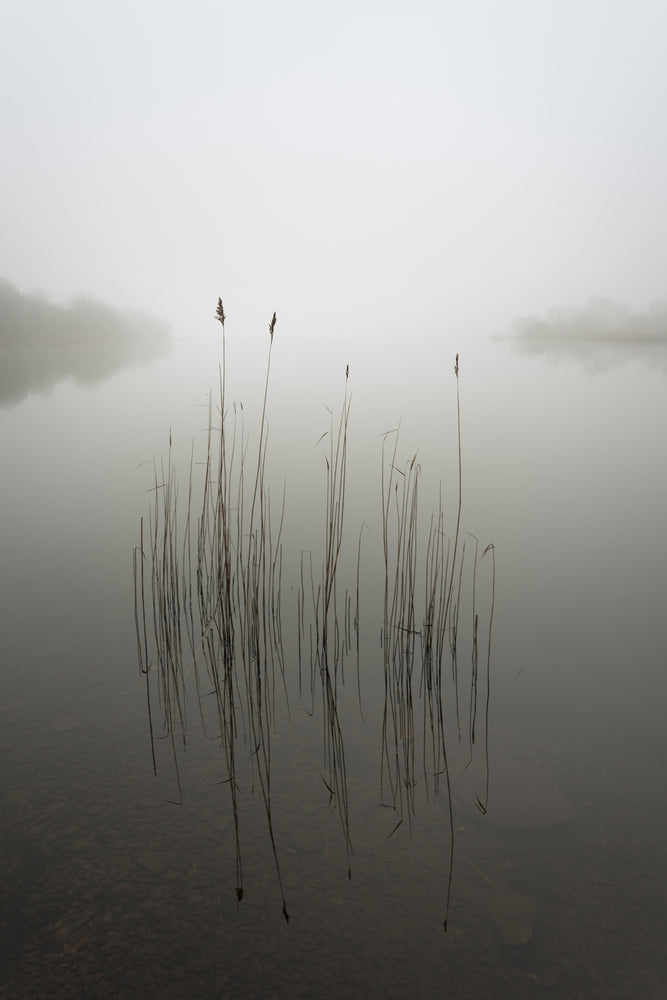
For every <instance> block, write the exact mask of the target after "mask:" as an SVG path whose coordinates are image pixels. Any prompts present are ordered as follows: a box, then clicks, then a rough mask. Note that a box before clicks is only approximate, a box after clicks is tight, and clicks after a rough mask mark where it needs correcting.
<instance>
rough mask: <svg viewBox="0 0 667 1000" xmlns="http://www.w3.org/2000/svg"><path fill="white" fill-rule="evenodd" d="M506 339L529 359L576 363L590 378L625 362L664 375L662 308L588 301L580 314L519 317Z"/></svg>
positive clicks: (666, 328) (666, 308)
mask: <svg viewBox="0 0 667 1000" xmlns="http://www.w3.org/2000/svg"><path fill="white" fill-rule="evenodd" d="M514 328H515V333H514V334H513V335H512V337H511V338H510V339H511V340H512V342H513V344H514V346H515V347H516V349H517V350H518V351H520V352H521V353H522V354H525V355H527V356H529V357H536V356H538V355H543V356H545V357H547V358H548V359H549V360H550V361H563V360H569V359H576V360H578V361H581V362H582V363H583V364H584V365H585V367H586V369H587V371H589V372H591V373H595V372H605V371H608V370H609V368H611V367H612V366H614V365H622V364H625V363H627V362H628V361H637V360H639V361H644V362H645V363H646V364H648V365H649V366H651V367H655V368H658V369H661V370H662V371H667V303H666V302H654V303H653V304H652V305H651V306H650V307H649V308H648V309H647V310H646V311H643V312H641V311H638V310H634V309H631V308H630V307H629V306H626V305H620V304H618V303H616V302H613V301H612V300H611V299H602V298H595V299H590V300H589V301H588V302H587V303H586V305H585V306H584V307H583V308H573V307H571V308H569V309H551V310H550V311H549V312H548V314H547V315H546V316H544V317H540V316H523V317H521V318H519V319H517V320H516V322H515V324H514Z"/></svg>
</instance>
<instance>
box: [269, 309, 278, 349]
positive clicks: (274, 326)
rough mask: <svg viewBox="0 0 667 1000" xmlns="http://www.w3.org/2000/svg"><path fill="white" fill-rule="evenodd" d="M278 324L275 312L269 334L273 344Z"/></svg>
mask: <svg viewBox="0 0 667 1000" xmlns="http://www.w3.org/2000/svg"><path fill="white" fill-rule="evenodd" d="M276 322H277V320H276V314H275V312H274V314H273V319H272V320H271V322H270V323H269V333H270V334H271V343H273V331H274V330H275V328H276Z"/></svg>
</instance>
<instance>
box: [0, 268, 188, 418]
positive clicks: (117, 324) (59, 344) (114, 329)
mask: <svg viewBox="0 0 667 1000" xmlns="http://www.w3.org/2000/svg"><path fill="white" fill-rule="evenodd" d="M170 339H171V335H170V332H169V328H168V326H167V324H166V323H163V322H161V321H159V320H157V319H155V317H153V316H149V315H147V314H145V313H141V312H137V311H135V310H129V309H126V310H121V309H116V308H112V307H111V306H108V305H105V304H104V303H102V302H98V301H96V300H95V299H91V298H79V299H76V300H75V301H73V302H71V303H69V304H68V305H67V306H58V305H55V304H53V303H51V302H49V301H48V300H47V299H46V298H45V297H44V296H42V295H39V294H38V293H31V294H25V293H21V292H19V290H18V289H17V288H15V287H14V286H13V285H11V284H10V283H9V282H8V281H5V280H3V279H1V278H0V406H13V405H16V404H17V403H20V402H21V400H22V399H25V397H26V396H28V395H30V394H31V393H38V392H40V393H43V392H47V391H48V390H49V389H51V388H52V387H53V386H54V385H56V384H57V383H58V382H61V381H63V380H65V379H74V380H75V381H76V382H79V383H81V384H83V385H94V384H95V383H97V382H101V381H103V380H104V379H107V378H109V377H110V376H111V375H114V374H116V373H117V372H119V371H121V370H122V369H123V368H127V367H131V366H133V365H137V364H146V363H148V362H150V361H154V360H155V359H156V358H160V357H163V356H165V355H166V354H168V353H169V350H170V347H171V344H170Z"/></svg>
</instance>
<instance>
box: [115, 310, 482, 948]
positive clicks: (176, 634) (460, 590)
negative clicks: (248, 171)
mask: <svg viewBox="0 0 667 1000" xmlns="http://www.w3.org/2000/svg"><path fill="white" fill-rule="evenodd" d="M215 318H216V320H217V322H218V323H219V324H220V327H221V335H222V337H221V339H222V361H221V364H220V368H219V379H218V390H217V399H216V400H215V402H214V397H213V394H212V393H211V394H210V396H209V406H208V428H207V438H206V453H205V457H204V461H203V476H202V478H201V482H199V481H198V477H197V476H196V475H195V460H194V445H193V451H192V453H191V457H190V469H189V479H188V481H187V502H186V504H185V513H184V518H183V523H182V524H181V523H180V522H179V513H180V511H179V489H178V477H177V473H176V469H175V466H174V461H173V455H172V438H171V432H170V437H169V452H168V456H167V460H166V463H165V462H160V463H159V464H158V463H154V466H153V470H154V474H153V485H152V488H151V491H150V492H151V494H152V499H151V504H150V510H149V516H148V530H147V531H146V530H145V527H144V519H143V518H142V519H141V525H140V543H139V546H138V547H137V548H136V549H135V552H134V592H135V623H136V632H137V645H138V657H139V664H140V669H141V672H142V674H143V676H144V677H145V681H146V698H147V706H148V721H149V730H150V739H151V749H152V755H153V767H154V769H156V754H155V740H156V739H157V738H158V736H160V737H162V738H164V739H167V740H168V741H169V744H170V748H171V756H172V759H173V763H174V770H175V775H176V784H177V789H178V802H182V801H183V794H182V783H181V776H180V770H179V755H180V753H181V752H182V750H183V749H185V746H186V738H187V730H188V720H187V706H188V688H189V687H190V683H191V680H192V683H193V684H194V689H195V692H196V702H197V705H198V710H199V716H200V721H201V725H202V727H203V729H204V732H205V734H206V735H207V736H208V738H210V739H214V740H216V741H217V742H218V743H219V745H220V747H221V750H222V755H223V759H224V766H225V774H224V778H223V781H224V783H225V784H226V786H227V788H228V792H229V798H230V807H231V813H232V816H233V822H234V832H235V855H236V895H237V898H238V899H239V900H240V899H241V898H242V896H243V891H244V888H243V887H244V876H243V856H242V850H241V842H242V836H241V820H240V810H239V793H240V780H239V774H240V770H241V768H240V763H241V757H240V755H242V760H243V762H244V765H245V763H246V762H247V761H248V759H250V761H251V766H252V770H253V775H254V777H253V784H256V785H257V786H258V787H259V789H260V791H261V797H262V802H263V809H264V814H265V817H266V823H267V830H268V834H269V838H270V842H271V847H272V852H273V858H274V865H275V871H276V877H277V883H278V887H279V890H280V896H281V901H282V912H283V914H284V916H285V919H289V917H288V911H287V903H286V899H285V894H284V890H283V881H282V875H281V868H280V861H279V851H278V845H277V842H276V836H275V832H274V823H273V812H272V784H271V738H272V730H273V728H274V726H275V724H276V704H277V698H278V696H279V694H280V693H282V697H283V698H284V702H285V705H286V708H287V712H288V713H289V697H288V689H289V682H290V680H291V679H290V678H288V677H287V675H286V668H285V653H284V642H283V613H284V612H283V597H282V592H283V586H282V576H283V541H282V537H283V524H284V519H285V488H284V487H283V490H282V495H281V497H280V502H279V505H278V507H277V509H276V510H272V502H271V493H270V489H269V484H268V483H267V476H266V464H267V452H268V443H269V433H268V417H267V407H268V396H269V386H270V372H271V353H272V349H273V339H274V333H275V329H276V323H277V319H276V314H275V313H274V314H273V317H272V319H271V321H270V323H269V328H268V332H269V342H268V353H267V360H266V372H265V379H264V394H263V402H262V408H261V413H260V419H259V434H258V439H257V444H256V448H255V450H254V453H253V454H250V448H249V441H248V440H247V439H246V436H245V435H246V432H245V427H244V412H243V407H242V406H237V405H236V404H233V405H230V404H229V401H228V391H227V371H226V364H227V362H226V333H225V321H226V316H225V312H224V308H223V305H222V301H221V300H220V299H218V305H217V310H216V314H215ZM454 370H455V375H456V390H457V392H456V400H457V429H458V507H457V512H456V519H455V526H454V531H453V533H452V534H451V536H450V535H448V534H447V532H446V525H445V510H444V503H443V498H442V488H441V490H440V496H439V502H438V508H437V510H436V511H435V512H433V513H431V514H430V515H429V516H427V517H426V518H424V516H423V514H422V510H421V503H420V481H421V465H420V463H419V462H418V461H417V456H416V455H414V456H413V457H412V458H411V459H410V460H409V461H407V462H406V463H404V464H403V465H402V466H400V465H399V462H398V457H397V455H398V447H399V430H398V429H396V430H394V431H388V432H387V433H386V434H384V435H383V443H382V457H381V536H382V558H383V563H384V605H383V610H382V624H381V646H382V657H381V662H380V664H379V665H380V668H381V670H382V673H383V677H384V692H385V698H384V710H383V720H382V732H381V736H380V759H381V764H380V798H381V800H382V801H386V802H387V804H389V805H390V806H391V807H392V808H393V810H394V811H395V813H396V816H397V822H396V823H395V825H394V828H393V830H392V833H393V832H395V830H397V829H398V827H399V826H400V825H401V824H402V822H403V821H404V819H407V820H408V822H409V824H411V823H412V817H413V814H414V812H415V789H416V788H417V787H418V785H419V784H420V781H421V780H422V778H423V787H424V789H425V791H426V795H427V796H435V795H437V794H438V791H439V787H440V783H441V780H442V779H443V778H444V784H445V790H446V796H447V801H448V807H449V830H448V831H447V836H448V841H449V867H448V876H447V891H446V906H445V918H444V925H445V929H446V926H447V913H448V910H449V900H450V896H451V881H452V866H453V857H454V823H453V811H452V786H451V776H450V743H451V741H452V740H455V741H456V744H457V745H459V746H465V747H466V752H467V756H468V762H470V761H472V759H473V755H474V753H475V748H476V747H477V746H479V745H480V744H481V746H482V747H484V761H485V766H486V780H485V788H484V791H483V793H482V794H481V795H480V796H479V799H478V806H479V808H480V810H481V811H482V812H484V811H485V810H486V807H487V803H488V716H489V695H490V654H491V623H492V619H493V599H494V595H495V552H494V551H493V546H488V547H487V548H486V549H485V550H484V552H483V553H482V557H483V556H484V555H486V553H487V552H489V551H491V552H492V560H493V580H492V599H491V614H490V616H489V623H488V628H489V634H488V643H487V657H486V671H485V672H484V673H483V675H482V679H481V682H480V671H479V638H478V633H479V612H478V610H477V603H476V602H477V597H476V594H477V587H478V564H479V560H480V559H481V558H482V557H480V556H479V543H478V541H477V539H476V538H475V537H474V536H471V537H472V538H473V541H474V546H471V545H469V546H468V553H466V542H465V541H462V538H463V532H462V528H461V509H462V462H461V420H460V401H459V364H458V355H457V357H456V364H455V369H454ZM350 405H351V397H350V394H349V367H348V368H346V371H345V388H344V395H343V401H342V404H341V408H340V413H339V415H338V416H334V413H333V412H331V411H330V427H329V431H328V432H327V433H325V434H324V435H323V436H322V438H321V439H320V442H318V444H320V443H321V442H322V441H325V440H326V439H328V448H325V452H324V466H325V482H324V503H323V513H324V517H323V534H322V559H321V565H320V566H318V564H317V559H315V560H314V559H313V553H312V552H310V551H302V552H301V556H300V566H299V569H298V576H299V578H298V581H297V586H296V588H295V589H296V649H295V650H294V653H295V654H296V660H297V662H298V691H299V698H300V699H302V698H303V697H306V695H308V696H309V698H310V701H311V712H312V714H313V715H314V714H315V708H316V704H318V705H319V706H320V707H319V711H320V712H321V718H322V733H323V761H324V767H325V774H323V775H322V781H323V783H324V785H325V787H326V789H327V791H328V794H329V797H330V801H331V803H332V805H333V806H334V807H335V808H336V809H337V812H338V816H339V820H340V826H341V830H342V834H343V838H344V843H345V849H346V854H347V872H348V877H351V856H352V838H351V832H350V827H351V823H350V815H349V800H348V790H347V768H346V760H345V741H344V734H343V726H342V722H341V716H340V709H339V697H338V695H339V685H341V684H344V683H345V665H346V663H347V661H348V659H349V658H350V657H351V656H352V655H353V654H356V666H357V691H358V700H359V708H360V712H361V679H360V675H361V672H360V628H361V626H360V596H359V594H360V574H361V553H362V533H363V528H364V526H365V522H364V524H363V525H362V527H361V529H360V531H359V537H358V543H357V559H356V581H355V584H354V585H353V586H352V587H351V588H350V587H345V589H343V586H342V584H341V585H339V567H340V564H341V551H342V548H343V543H344V539H345V497H346V484H347V455H348V426H349V415H350ZM425 524H427V525H428V529H427V531H426V532H424V525H425ZM470 572H471V573H472V590H471V593H470V597H471V602H472V610H471V616H470V618H468V617H467V615H466V617H465V621H466V622H469V623H470V628H469V645H470V648H471V654H470V667H469V670H468V671H467V672H466V675H465V676H466V680H465V681H464V680H463V677H462V675H461V670H462V668H461V665H460V663H459V658H460V657H459V634H460V630H461V627H462V623H463V621H464V619H463V618H462V608H463V607H464V606H467V603H468V602H466V601H465V600H464V596H465V595H464V591H466V590H468V591H469V584H468V582H467V579H468V574H469V573H470ZM371 668H372V664H371ZM306 670H307V673H306ZM306 684H307V689H306ZM482 697H483V698H484V702H483V710H482V711H480V709H479V699H480V698H482ZM419 702H421V714H420V713H418V712H415V704H416V703H417V704H419ZM211 705H213V706H214V711H211ZM156 712H159V717H160V724H158V723H156V720H155V716H156ZM362 717H363V714H362ZM212 719H214V720H215V721H214V723H212ZM480 720H481V721H480ZM480 729H481V730H482V736H481V740H480V736H479V731H480ZM156 733H157V734H158V735H156ZM420 745H421V753H420Z"/></svg>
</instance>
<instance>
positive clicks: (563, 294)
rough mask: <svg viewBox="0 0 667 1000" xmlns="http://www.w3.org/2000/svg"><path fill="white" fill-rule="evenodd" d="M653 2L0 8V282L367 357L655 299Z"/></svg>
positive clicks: (46, 4) (287, 1) (78, 0)
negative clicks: (277, 333) (220, 318)
mask: <svg viewBox="0 0 667 1000" xmlns="http://www.w3.org/2000/svg"><path fill="white" fill-rule="evenodd" d="M665 38H667V4H666V3H665V2H664V0H632V2H629V0H466V2H465V3H464V2H461V0H455V2H449V0H437V2H430V0H428V2H427V0H411V2H410V3H407V2H402V3H396V2H392V0H382V2H374V0H373V2H371V0H355V2H354V3H349V2H347V0H336V2H335V3H326V2H314V0H304V2H298V0H280V2H278V0H276V2H272V3H271V2H267V0H244V2H242V3H241V2H234V3H231V2H225V0H215V2H208V0H190V2H188V3H184V2H174V0H160V2H159V3H157V2H152V0H151V2H147V0H132V2H131V3H130V2H128V0H96V2H94V3H91V2H90V0H60V2H59V3H54V2H53V0H21V3H18V2H11V0H8V2H5V3H4V4H2V7H1V9H0V75H1V76H0V79H1V88H2V89H1V94H2V97H1V104H0V116H1V118H0V127H1V130H2V145H3V155H2V157H1V158H0V277H3V278H5V279H7V280H9V281H10V282H12V283H14V284H15V285H16V286H17V287H19V288H20V289H21V290H22V291H24V292H25V291H30V290H32V289H40V290H41V291H43V292H44V293H46V295H48V296H49V297H50V298H51V299H53V300H55V301H66V300H68V299H70V298H72V297H73V296H76V295H79V294H82V293H83V294H86V295H91V296H95V297H98V298H99V299H101V300H103V301H105V302H109V303H111V304H113V305H118V306H129V307H135V308H140V309H145V310H148V311H150V312H151V313H153V314H156V315H158V316H160V317H162V318H164V319H165V320H167V321H168V322H169V323H171V324H172V326H173V327H174V331H175V333H176V335H177V336H188V335H191V334H192V335H199V333H200V332H201V331H202V330H203V329H204V328H206V329H208V328H210V324H211V322H212V312H213V310H214V308H215V302H216V299H217V296H218V294H220V295H222V296H223V299H224V301H225V307H226V310H227V312H228V314H230V316H232V315H236V316H237V317H238V316H240V315H243V316H244V317H245V318H246V320H247V321H249V322H255V321H256V319H257V320H258V319H259V318H261V321H262V324H263V323H264V321H265V320H266V323H268V320H269V319H270V316H271V313H272V311H273V309H276V310H277V311H278V315H279V319H281V320H282V321H283V322H285V321H286V322H287V323H288V324H289V325H290V327H291V328H292V329H293V331H295V335H296V336H297V337H298V336H303V337H306V336H308V335H310V334H311V333H312V331H313V329H316V330H317V331H318V333H320V334H321V335H323V336H327V335H333V334H334V333H336V335H337V336H339V337H341V338H342V339H343V340H344V341H345V342H346V344H347V343H350V344H352V343H356V344H357V345H359V344H364V345H367V347H368V349H369V350H372V349H374V347H375V346H377V344H378V343H379V338H382V342H383V343H389V344H391V343H394V342H398V341H397V338H399V337H405V336H406V332H410V331H413V333H411V336H415V337H418V338H422V346H423V345H424V344H428V342H429V338H435V337H440V336H442V335H443V331H452V330H456V337H457V346H458V345H459V344H460V343H461V339H462V338H465V337H470V336H481V335H488V334H494V333H501V332H503V331H506V330H507V329H509V328H510V326H511V324H512V323H513V321H514V320H515V318H516V317H517V316H521V315H527V314H536V313H537V314H540V313H546V312H547V311H548V310H549V309H553V308H570V307H580V306H583V305H584V304H585V303H586V301H587V300H588V299H589V298H591V297H592V296H601V297H610V298H612V299H613V300H614V301H617V302H620V303H627V304H628V305H629V306H630V307H631V308H633V309H636V310H639V311H641V310H643V309H646V308H648V306H649V305H650V303H652V302H653V301H655V300H659V299H664V298H666V297H667V292H666V289H665V283H664V282H665V275H666V274H667V225H666V224H665V223H666V221H667V185H666V184H665V177H666V176H667V106H666V105H667V60H666V59H665Z"/></svg>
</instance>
